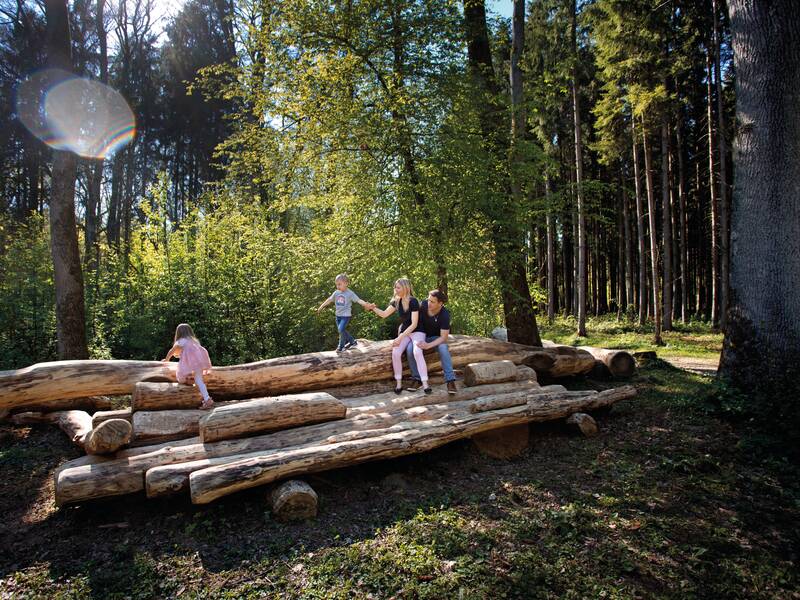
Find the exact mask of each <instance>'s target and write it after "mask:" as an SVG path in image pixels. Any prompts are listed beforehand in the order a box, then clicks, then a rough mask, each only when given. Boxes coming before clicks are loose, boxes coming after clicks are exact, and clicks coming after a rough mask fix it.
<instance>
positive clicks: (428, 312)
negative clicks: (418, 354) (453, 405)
mask: <svg viewBox="0 0 800 600" xmlns="http://www.w3.org/2000/svg"><path fill="white" fill-rule="evenodd" d="M446 301H447V296H445V295H444V292H441V291H439V290H431V291H430V292H428V298H427V300H423V301H422V302H421V303H420V306H419V321H418V322H417V329H416V331H424V332H425V342H418V343H417V344H416V345H417V346H418V347H420V348H421V349H422V350H427V349H429V348H436V350H437V351H438V352H439V360H440V361H441V363H442V371H443V372H444V380H445V381H446V382H447V393H449V394H455V393H456V376H455V374H454V373H453V360H452V358H450V350H449V348H448V347H447V337H448V336H449V335H450V311H448V310H447V309H446V308H445V307H444V303H445V302H446ZM406 357H407V358H408V367H409V369H411V376H412V378H413V380H414V381H413V382H412V384H411V385H410V386H409V387H408V389H409V390H411V391H416V390H418V389H419V387H420V386H421V385H422V383H421V382H420V378H419V371H418V370H417V363H416V361H415V360H414V348H413V345H412V344H409V345H408V347H407V348H406Z"/></svg>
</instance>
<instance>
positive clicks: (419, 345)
mask: <svg viewBox="0 0 800 600" xmlns="http://www.w3.org/2000/svg"><path fill="white" fill-rule="evenodd" d="M430 347H431V345H430V344H429V343H428V342H417V348H420V349H421V350H427V349H428V348H430Z"/></svg>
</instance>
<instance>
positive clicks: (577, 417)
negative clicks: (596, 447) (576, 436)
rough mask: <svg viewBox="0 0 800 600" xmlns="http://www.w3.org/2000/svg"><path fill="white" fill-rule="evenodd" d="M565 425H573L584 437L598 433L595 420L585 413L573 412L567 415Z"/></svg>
mask: <svg viewBox="0 0 800 600" xmlns="http://www.w3.org/2000/svg"><path fill="white" fill-rule="evenodd" d="M567 425H569V426H571V427H575V428H576V429H577V430H578V431H580V432H581V433H582V434H583V435H584V436H586V437H594V436H596V435H597V434H598V433H599V429H598V428H597V422H596V421H595V420H594V419H593V418H592V417H590V416H589V415H587V414H586V413H574V414H572V415H570V416H569V417H567Z"/></svg>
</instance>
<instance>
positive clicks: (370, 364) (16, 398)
mask: <svg viewBox="0 0 800 600" xmlns="http://www.w3.org/2000/svg"><path fill="white" fill-rule="evenodd" d="M448 343H449V346H450V352H451V354H452V357H453V366H454V367H455V368H461V367H463V366H465V365H467V364H469V363H472V362H485V361H492V360H504V359H507V360H511V361H513V362H514V363H515V364H526V365H528V366H530V367H532V368H533V369H535V370H536V371H537V373H540V374H543V375H549V376H561V375H578V374H583V373H585V372H586V371H585V369H584V366H585V365H584V363H583V362H582V361H581V360H580V356H578V355H576V356H565V355H562V354H560V353H559V352H557V351H555V350H554V349H552V348H535V347H531V346H523V345H520V344H512V343H508V342H499V341H496V340H491V339H488V338H480V337H471V336H460V335H454V336H451V337H450V340H449V342H448ZM391 348H392V346H391V341H389V340H387V341H382V342H375V343H374V344H367V345H364V346H361V345H359V346H358V347H357V348H355V349H353V350H350V351H348V352H346V353H344V354H337V353H336V352H333V351H331V352H313V353H310V354H301V355H297V356H286V357H282V358H273V359H269V360H264V361H260V362H255V363H249V364H245V365H236V366H231V367H218V368H214V369H212V371H211V373H210V374H209V375H208V377H207V381H206V383H207V384H208V388H209V391H210V392H211V394H212V395H214V396H215V397H217V398H224V397H230V398H248V397H249V398H252V397H253V396H274V395H281V394H286V393H292V392H305V391H313V390H319V389H325V388H330V387H335V386H338V385H342V384H344V383H359V382H365V381H375V380H381V379H385V378H386V375H387V373H390V372H391ZM573 350H574V352H581V351H577V350H575V349H573ZM585 354H586V355H588V356H591V355H589V354H588V353H585ZM426 361H427V363H428V368H429V370H430V371H431V372H435V371H439V370H441V364H440V362H439V354H438V352H437V351H436V349H430V350H427V351H426ZM592 364H594V362H593V359H592ZM175 369H176V364H175V363H173V364H168V363H163V362H145V361H60V362H51V363H40V364H37V365H33V366H31V367H27V368H25V369H19V370H16V371H3V372H0V410H3V409H7V408H13V407H21V406H25V405H27V404H32V403H34V402H36V403H40V404H41V403H47V402H50V401H51V400H55V399H61V398H79V397H84V396H92V395H115V394H129V393H132V392H133V390H134V385H135V384H136V383H137V382H139V381H144V380H148V379H150V380H160V381H175Z"/></svg>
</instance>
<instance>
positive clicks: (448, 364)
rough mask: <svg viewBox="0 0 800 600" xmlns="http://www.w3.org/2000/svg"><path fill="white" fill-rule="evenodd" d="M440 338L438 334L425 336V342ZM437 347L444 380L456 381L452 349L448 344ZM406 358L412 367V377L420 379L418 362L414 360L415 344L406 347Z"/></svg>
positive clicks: (409, 366)
mask: <svg viewBox="0 0 800 600" xmlns="http://www.w3.org/2000/svg"><path fill="white" fill-rule="evenodd" d="M438 339H439V336H438V335H433V336H428V337H426V338H425V342H427V343H430V342H432V341H434V340H438ZM436 349H437V350H438V351H439V360H440V361H441V362H442V371H443V372H444V380H445V381H455V380H456V375H455V373H453V359H452V358H450V349H449V348H448V347H447V344H439V345H438V346H436ZM406 358H408V368H409V369H411V377H412V379H414V380H415V381H419V371H418V370H417V362H416V361H415V360H414V346H413V345H412V344H409V345H408V346H407V347H406Z"/></svg>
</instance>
